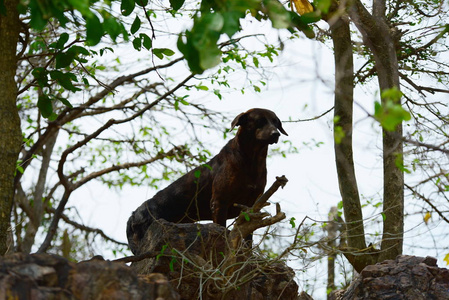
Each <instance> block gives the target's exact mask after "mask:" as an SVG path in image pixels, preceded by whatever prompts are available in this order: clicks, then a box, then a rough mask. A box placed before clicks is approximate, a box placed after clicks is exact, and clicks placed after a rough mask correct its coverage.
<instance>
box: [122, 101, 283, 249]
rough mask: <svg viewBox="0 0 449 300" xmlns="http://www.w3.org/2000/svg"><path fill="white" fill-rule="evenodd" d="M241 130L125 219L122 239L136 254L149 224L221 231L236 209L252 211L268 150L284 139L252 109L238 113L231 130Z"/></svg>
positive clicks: (269, 117)
mask: <svg viewBox="0 0 449 300" xmlns="http://www.w3.org/2000/svg"><path fill="white" fill-rule="evenodd" d="M235 126H240V128H239V130H238V132H237V135H236V136H235V137H234V138H233V139H231V140H230V141H229V142H228V143H227V144H226V146H224V147H223V149H221V151H220V153H218V154H217V155H216V156H215V157H213V158H212V159H211V160H210V161H209V162H208V163H207V164H206V165H202V166H199V167H197V168H195V169H193V170H192V171H190V172H188V173H187V174H185V175H184V176H182V177H181V178H179V179H178V180H176V181H175V182H173V183H172V184H170V185H169V186H168V187H167V188H165V189H163V190H161V191H160V192H158V193H156V195H154V197H153V198H151V199H149V200H147V201H145V202H144V203H143V204H142V205H141V206H140V207H139V208H137V209H136V210H135V211H134V212H133V213H132V215H131V217H130V218H129V220H128V224H127V229H126V234H127V237H128V243H129V247H130V249H131V251H132V252H133V253H134V254H136V253H137V250H138V246H139V243H140V241H141V240H142V238H143V237H144V235H145V232H146V230H147V229H148V227H149V226H150V225H151V223H152V222H153V221H154V220H157V219H160V218H163V219H165V220H167V221H170V222H180V223H192V222H195V221H198V220H213V221H214V222H215V223H218V224H220V225H222V226H226V220H227V219H231V218H235V217H237V216H238V215H239V213H240V210H241V209H240V208H238V207H235V206H234V205H233V204H234V203H238V204H243V205H246V206H252V205H253V204H254V202H255V201H256V200H257V198H258V197H259V196H260V195H261V194H262V193H263V191H264V189H265V185H266V182H267V168H266V158H267V151H268V145H269V144H274V143H277V142H278V140H279V136H280V133H279V132H281V133H283V134H285V135H287V133H286V132H285V130H284V129H283V128H282V124H281V121H280V120H279V118H278V117H277V116H276V115H275V113H274V112H272V111H270V110H267V109H261V108H254V109H250V110H248V111H247V112H245V113H241V114H239V115H238V116H237V117H236V118H235V119H234V121H232V123H231V130H232V129H233V128H234V127H235Z"/></svg>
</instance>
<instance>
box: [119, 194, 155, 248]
mask: <svg viewBox="0 0 449 300" xmlns="http://www.w3.org/2000/svg"><path fill="white" fill-rule="evenodd" d="M147 204H148V201H146V202H145V203H143V204H142V205H141V206H140V207H139V208H137V209H136V210H135V211H134V212H133V213H132V214H131V217H129V219H128V223H127V224H126V237H127V238H128V246H129V249H131V252H132V253H133V254H134V255H137V254H139V253H138V252H140V251H139V248H140V243H141V241H142V240H143V238H144V237H145V233H146V232H147V229H148V227H150V225H151V223H153V220H154V218H153V216H152V215H151V214H150V211H149V209H148V206H147Z"/></svg>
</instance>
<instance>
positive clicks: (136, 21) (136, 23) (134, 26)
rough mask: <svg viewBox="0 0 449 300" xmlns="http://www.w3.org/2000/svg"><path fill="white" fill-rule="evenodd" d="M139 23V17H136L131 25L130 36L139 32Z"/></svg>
mask: <svg viewBox="0 0 449 300" xmlns="http://www.w3.org/2000/svg"><path fill="white" fill-rule="evenodd" d="M141 23H142V22H141V21H140V18H139V16H137V15H136V18H135V19H134V22H133V24H132V25H131V33H132V34H134V33H136V32H137V31H138V30H139V28H140V24H141Z"/></svg>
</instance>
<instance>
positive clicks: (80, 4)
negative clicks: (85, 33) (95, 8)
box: [68, 0, 93, 17]
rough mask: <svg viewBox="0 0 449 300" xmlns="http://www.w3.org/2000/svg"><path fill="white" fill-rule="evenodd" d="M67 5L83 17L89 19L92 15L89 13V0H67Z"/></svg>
mask: <svg viewBox="0 0 449 300" xmlns="http://www.w3.org/2000/svg"><path fill="white" fill-rule="evenodd" d="M68 2H69V4H70V5H71V6H72V7H73V8H74V9H76V10H77V11H79V12H80V13H81V14H82V15H83V16H85V17H90V16H92V15H93V13H92V12H91V11H90V9H89V8H90V1H89V0H68Z"/></svg>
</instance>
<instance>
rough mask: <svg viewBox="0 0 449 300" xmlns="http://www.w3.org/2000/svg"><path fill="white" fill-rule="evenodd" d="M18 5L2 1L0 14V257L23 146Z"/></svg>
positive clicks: (13, 0)
mask: <svg viewBox="0 0 449 300" xmlns="http://www.w3.org/2000/svg"><path fill="white" fill-rule="evenodd" d="M2 2H3V1H2ZM18 3H19V1H18V0H5V1H4V4H5V8H6V9H5V12H0V66H1V67H2V70H1V72H0V168H1V172H0V255H3V254H5V253H6V251H7V250H8V248H9V247H10V246H12V245H8V243H7V236H8V234H9V233H8V231H10V230H11V225H10V218H11V208H12V203H13V198H14V174H15V172H16V163H17V158H18V156H19V152H20V147H21V143H22V133H21V132H22V131H21V129H20V119H19V114H18V110H17V106H16V98H17V86H16V82H15V79H14V76H15V75H16V70H17V58H16V50H17V43H18V39H19V29H20V21H19V15H18V12H17V5H18Z"/></svg>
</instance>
